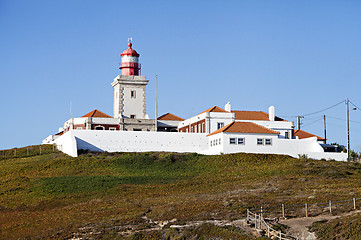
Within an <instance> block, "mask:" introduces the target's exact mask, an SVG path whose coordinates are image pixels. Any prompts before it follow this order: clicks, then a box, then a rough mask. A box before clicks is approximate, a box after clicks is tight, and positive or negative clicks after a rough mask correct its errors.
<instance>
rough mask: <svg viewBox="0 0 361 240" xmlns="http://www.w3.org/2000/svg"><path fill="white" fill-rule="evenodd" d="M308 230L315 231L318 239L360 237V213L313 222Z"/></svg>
mask: <svg viewBox="0 0 361 240" xmlns="http://www.w3.org/2000/svg"><path fill="white" fill-rule="evenodd" d="M310 230H311V231H314V232H315V233H316V236H317V238H318V239H325V240H326V239H360V237H361V213H358V214H354V215H351V216H344V217H341V218H336V219H333V220H330V221H320V222H315V223H313V224H312V226H311V227H310Z"/></svg>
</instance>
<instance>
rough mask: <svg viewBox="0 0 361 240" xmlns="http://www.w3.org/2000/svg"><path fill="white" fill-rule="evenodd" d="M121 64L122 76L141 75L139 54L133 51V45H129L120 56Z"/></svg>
mask: <svg viewBox="0 0 361 240" xmlns="http://www.w3.org/2000/svg"><path fill="white" fill-rule="evenodd" d="M120 59H121V63H120V64H119V69H120V71H121V75H135V76H138V75H139V71H140V63H139V53H137V51H135V50H134V49H132V43H131V42H130V43H128V49H126V50H125V51H124V52H122V53H121V54H120Z"/></svg>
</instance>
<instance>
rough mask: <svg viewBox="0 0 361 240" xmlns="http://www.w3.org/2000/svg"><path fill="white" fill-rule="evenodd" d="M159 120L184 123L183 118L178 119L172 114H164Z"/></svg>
mask: <svg viewBox="0 0 361 240" xmlns="http://www.w3.org/2000/svg"><path fill="white" fill-rule="evenodd" d="M157 119H158V120H164V121H184V119H183V118H181V117H178V116H176V115H174V114H171V113H166V114H163V115H162V116H160V117H158V118H157Z"/></svg>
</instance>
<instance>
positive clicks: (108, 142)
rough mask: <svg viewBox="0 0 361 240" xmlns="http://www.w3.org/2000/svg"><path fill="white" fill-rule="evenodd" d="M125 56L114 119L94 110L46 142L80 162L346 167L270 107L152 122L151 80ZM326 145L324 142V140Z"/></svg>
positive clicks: (340, 156)
mask: <svg viewBox="0 0 361 240" xmlns="http://www.w3.org/2000/svg"><path fill="white" fill-rule="evenodd" d="M128 46H129V47H128V49H127V50H125V51H124V52H123V53H122V54H121V64H120V67H119V68H120V69H121V75H119V76H117V77H116V78H115V79H114V81H113V83H112V86H113V88H114V112H113V117H111V116H109V115H107V114H105V113H103V112H101V111H99V110H94V111H92V112H90V113H88V114H85V115H84V116H82V117H80V118H71V119H69V120H68V121H67V122H65V123H64V126H63V127H62V128H60V129H59V133H58V134H55V135H50V136H49V137H47V138H46V139H44V141H43V143H44V144H56V145H57V147H58V149H60V150H61V151H63V152H65V153H67V154H69V155H71V156H74V157H76V156H77V154H78V153H77V152H78V150H80V149H87V150H91V151H108V152H146V151H165V152H197V153H201V154H222V153H225V154H227V153H237V152H247V153H270V154H286V155H290V156H293V157H298V156H299V155H307V156H308V157H311V158H315V159H323V158H324V159H335V160H341V161H345V160H346V158H347V154H345V153H329V152H325V151H324V149H323V148H322V146H321V145H320V144H321V143H322V140H323V139H322V138H320V137H317V136H315V135H313V134H309V133H307V132H304V131H300V130H298V131H296V133H295V131H294V124H293V122H289V121H286V120H284V119H281V118H278V117H277V116H275V108H274V107H273V106H271V107H270V108H269V110H268V113H266V112H262V111H237V110H232V109H231V104H230V103H229V102H228V103H227V104H226V106H225V109H222V108H220V107H218V106H214V107H212V108H209V109H207V110H205V111H203V112H202V113H200V114H198V115H196V116H194V117H191V118H189V119H183V118H180V117H178V116H176V115H174V114H171V113H167V114H164V115H162V116H160V117H158V118H157V120H153V119H149V117H148V115H147V113H146V86H147V84H148V82H149V80H146V77H145V76H139V74H140V64H139V54H138V53H137V52H136V51H135V50H134V49H132V44H131V43H129V44H128ZM324 140H325V139H324Z"/></svg>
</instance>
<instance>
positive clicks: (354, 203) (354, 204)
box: [353, 198, 356, 209]
mask: <svg viewBox="0 0 361 240" xmlns="http://www.w3.org/2000/svg"><path fill="white" fill-rule="evenodd" d="M353 209H356V198H353Z"/></svg>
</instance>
